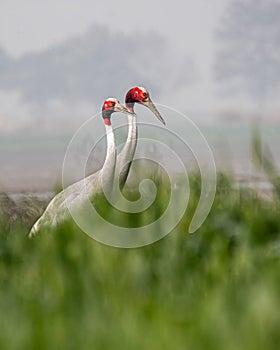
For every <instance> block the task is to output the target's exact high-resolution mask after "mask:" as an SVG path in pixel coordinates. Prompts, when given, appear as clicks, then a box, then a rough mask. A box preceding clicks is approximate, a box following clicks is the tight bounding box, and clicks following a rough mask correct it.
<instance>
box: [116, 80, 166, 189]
mask: <svg viewBox="0 0 280 350" xmlns="http://www.w3.org/2000/svg"><path fill="white" fill-rule="evenodd" d="M135 103H139V104H141V105H143V106H146V107H148V108H149V109H150V110H151V111H152V112H153V113H154V115H155V116H156V117H157V118H158V119H159V120H160V121H161V122H162V123H163V124H164V125H165V121H164V119H163V118H162V116H161V114H160V113H159V111H158V110H157V108H156V106H155V105H154V103H153V102H152V100H151V98H150V94H149V92H148V91H147V90H146V89H145V88H144V87H141V86H135V87H134V88H132V89H130V90H129V91H128V92H127V94H126V97H125V105H126V107H127V109H128V110H129V111H130V112H131V114H129V115H128V135H127V140H126V143H125V145H124V147H123V149H122V151H121V152H120V154H119V155H118V157H117V166H116V174H119V184H120V187H121V188H123V187H124V185H125V182H126V180H127V177H128V174H129V170H130V167H131V163H132V160H133V157H134V154H135V149H136V145H137V138H138V130H137V123H136V114H135V113H134V104H135Z"/></svg>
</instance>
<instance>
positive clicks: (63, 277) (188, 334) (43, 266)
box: [0, 176, 280, 350]
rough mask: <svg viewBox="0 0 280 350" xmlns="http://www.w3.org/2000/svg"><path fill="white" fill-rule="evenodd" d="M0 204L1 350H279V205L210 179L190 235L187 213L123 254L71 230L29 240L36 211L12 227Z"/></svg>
mask: <svg viewBox="0 0 280 350" xmlns="http://www.w3.org/2000/svg"><path fill="white" fill-rule="evenodd" d="M191 183H192V192H191V201H190V206H191V207H192V210H193V209H194V208H195V206H196V203H197V200H198V196H199V190H198V189H199V186H198V179H197V178H193V179H192V182H191ZM2 200H3V201H5V203H4V204H3V203H2V207H0V209H1V208H2V212H1V213H0V214H1V224H0V230H1V234H0V349H5V350H6V349H21V350H22V349H36V350H37V349H122V350H124V349H141V350H143V349H203V350H204V349H215V350H216V349H232V350H235V349H252V350H257V349H279V345H280V331H279V330H280V216H279V213H280V201H279V199H277V198H275V199H274V200H273V201H265V200H263V199H260V198H258V196H257V195H256V193H254V192H252V191H249V190H242V191H240V190H236V189H234V188H233V185H232V182H231V181H230V180H229V179H228V178H226V177H225V176H220V177H219V182H218V189H217V195H216V199H215V202H214V205H213V208H212V211H211V213H210V215H209V217H208V219H207V220H206V222H205V223H204V224H203V226H202V227H201V228H200V229H199V231H198V232H196V233H195V234H193V235H188V234H187V229H188V225H189V223H190V219H191V215H190V214H188V215H186V217H184V218H183V220H182V221H181V222H180V224H179V225H178V226H177V227H176V229H175V230H174V231H173V232H172V233H171V234H169V235H168V236H167V237H166V238H164V239H162V240H160V241H159V242H157V243H155V244H153V245H150V246H147V247H143V248H138V249H128V250H127V249H116V248H111V247H107V246H104V245H102V244H99V243H97V242H95V241H94V240H92V239H90V238H89V237H88V236H86V235H85V234H83V233H81V232H80V231H78V229H77V228H76V227H75V226H74V225H70V224H68V225H65V226H64V227H61V228H60V229H59V230H57V232H49V233H47V234H42V235H40V236H38V237H36V238H34V239H32V240H29V239H27V237H26V235H27V233H28V228H29V227H30V224H31V221H32V219H34V218H32V215H33V216H34V215H35V212H36V210H35V209H34V208H33V209H32V205H31V203H23V204H22V206H23V207H22V211H20V210H19V208H18V207H17V215H16V216H15V217H14V216H13V208H12V206H13V203H12V202H9V200H8V198H4V199H2ZM162 200H163V199H162ZM36 205H37V203H36ZM36 205H35V207H36ZM9 206H10V207H9ZM33 206H34V203H33ZM155 210H157V208H155ZM27 212H28V215H27V214H26V213H27Z"/></svg>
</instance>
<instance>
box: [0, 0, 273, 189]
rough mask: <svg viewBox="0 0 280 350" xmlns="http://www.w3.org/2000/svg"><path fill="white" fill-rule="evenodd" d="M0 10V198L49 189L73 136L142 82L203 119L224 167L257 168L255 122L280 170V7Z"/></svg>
mask: <svg viewBox="0 0 280 350" xmlns="http://www.w3.org/2000/svg"><path fill="white" fill-rule="evenodd" d="M0 6H1V11H0V161H1V164H2V171H1V174H0V187H1V188H2V190H5V191H23V190H28V191H41V190H44V191H45V190H51V189H52V188H53V186H54V185H55V184H56V183H58V182H59V181H60V178H61V166H62V162H63V157H64V153H65V150H66V147H67V144H68V142H69V141H70V139H71V136H72V135H73V133H74V132H75V130H76V129H77V128H78V127H79V126H80V125H81V124H82V123H83V122H84V121H85V120H87V119H88V118H89V117H90V116H92V115H95V114H96V113H98V112H99V111H100V107H101V105H102V103H103V101H104V99H105V98H107V97H109V96H115V97H117V98H118V99H120V100H121V101H123V100H124V96H125V93H126V91H127V90H128V89H129V88H130V87H132V86H135V85H142V86H145V87H146V88H147V89H148V90H149V91H150V93H151V96H152V98H153V100H154V102H156V103H159V104H163V105H167V106H169V107H171V108H175V109H177V110H179V111H181V112H183V113H185V114H186V115H187V116H188V117H189V118H191V119H192V120H193V121H194V122H195V123H197V124H198V125H199V127H200V128H201V130H202V132H203V133H204V134H205V136H206V138H207V140H208V142H209V144H210V146H211V148H212V149H213V152H214V155H215V159H216V162H217V165H218V167H226V168H231V169H233V170H234V171H235V172H237V173H252V172H253V171H254V169H253V166H252V164H251V163H250V137H251V136H250V135H251V127H252V123H253V122H254V121H258V123H260V125H261V129H262V133H263V137H264V140H265V142H266V144H267V145H268V146H269V147H270V149H271V152H272V154H273V156H274V158H275V159H276V161H277V162H278V164H279V160H280V159H279V144H280V143H279V131H280V123H279V121H280V99H279V97H278V96H279V92H280V79H279V78H280V1H279V0H266V1H265V0H243V1H241V0H240V1H238V0H233V1H232V0H223V1H222V0H212V1H211V2H207V1H205V0H198V1H196V2H193V1H179V0H174V1H172V2H168V3H163V2H160V1H157V0H156V1H153V2H150V1H146V0H144V1H141V3H136V4H131V2H129V1H118V2H113V1H107V2H106V4H105V3H103V4H102V3H100V2H95V1H89V0H81V1H79V2H76V1H74V0H70V1H66V0H62V1H60V2H59V3H57V2H55V1H53V0H51V1H48V2H47V3H45V2H42V1H35V0H31V1H29V2H28V3H25V4H24V6H23V5H22V2H20V1H19V0H11V1H1V5H0ZM137 107H138V106H137ZM138 111H141V112H142V111H143V110H142V109H138ZM145 113H147V112H146V111H145V112H144V113H143V114H145ZM139 117H140V118H139V120H140V121H141V114H140V113H139ZM164 117H165V119H166V122H167V125H168V128H169V129H171V130H172V122H173V121H172V120H169V119H168V116H164ZM143 118H145V117H143ZM143 120H145V119H143ZM143 120H142V121H143ZM98 127H101V128H102V121H100V125H99V126H98ZM99 152H100V157H94V159H95V158H96V159H97V160H96V167H97V168H98V166H102V161H103V157H104V149H101V148H99Z"/></svg>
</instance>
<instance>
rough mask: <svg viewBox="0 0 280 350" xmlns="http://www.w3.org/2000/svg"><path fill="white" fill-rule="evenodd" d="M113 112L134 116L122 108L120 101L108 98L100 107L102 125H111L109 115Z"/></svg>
mask: <svg viewBox="0 0 280 350" xmlns="http://www.w3.org/2000/svg"><path fill="white" fill-rule="evenodd" d="M114 112H121V113H125V114H130V115H134V114H135V113H134V112H132V111H130V110H128V109H127V108H126V107H125V106H123V105H122V104H121V103H120V101H118V100H117V99H116V98H113V97H110V98H107V100H106V101H104V103H103V106H102V117H103V119H104V123H105V124H106V125H111V115H112V114H113V113H114Z"/></svg>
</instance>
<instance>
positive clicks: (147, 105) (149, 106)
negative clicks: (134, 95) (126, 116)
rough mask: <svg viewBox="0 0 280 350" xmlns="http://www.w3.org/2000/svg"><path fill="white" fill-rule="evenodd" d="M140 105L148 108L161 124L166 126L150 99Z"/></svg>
mask: <svg viewBox="0 0 280 350" xmlns="http://www.w3.org/2000/svg"><path fill="white" fill-rule="evenodd" d="M141 104H142V105H144V106H146V107H148V108H149V109H150V110H151V111H152V112H153V113H154V115H155V116H156V117H157V118H158V119H159V120H160V121H161V122H162V124H164V125H166V123H165V121H164V119H163V118H162V116H161V114H160V113H159V111H158V110H157V108H156V106H155V105H154V103H153V101H152V100H151V99H149V100H147V101H145V102H141Z"/></svg>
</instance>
